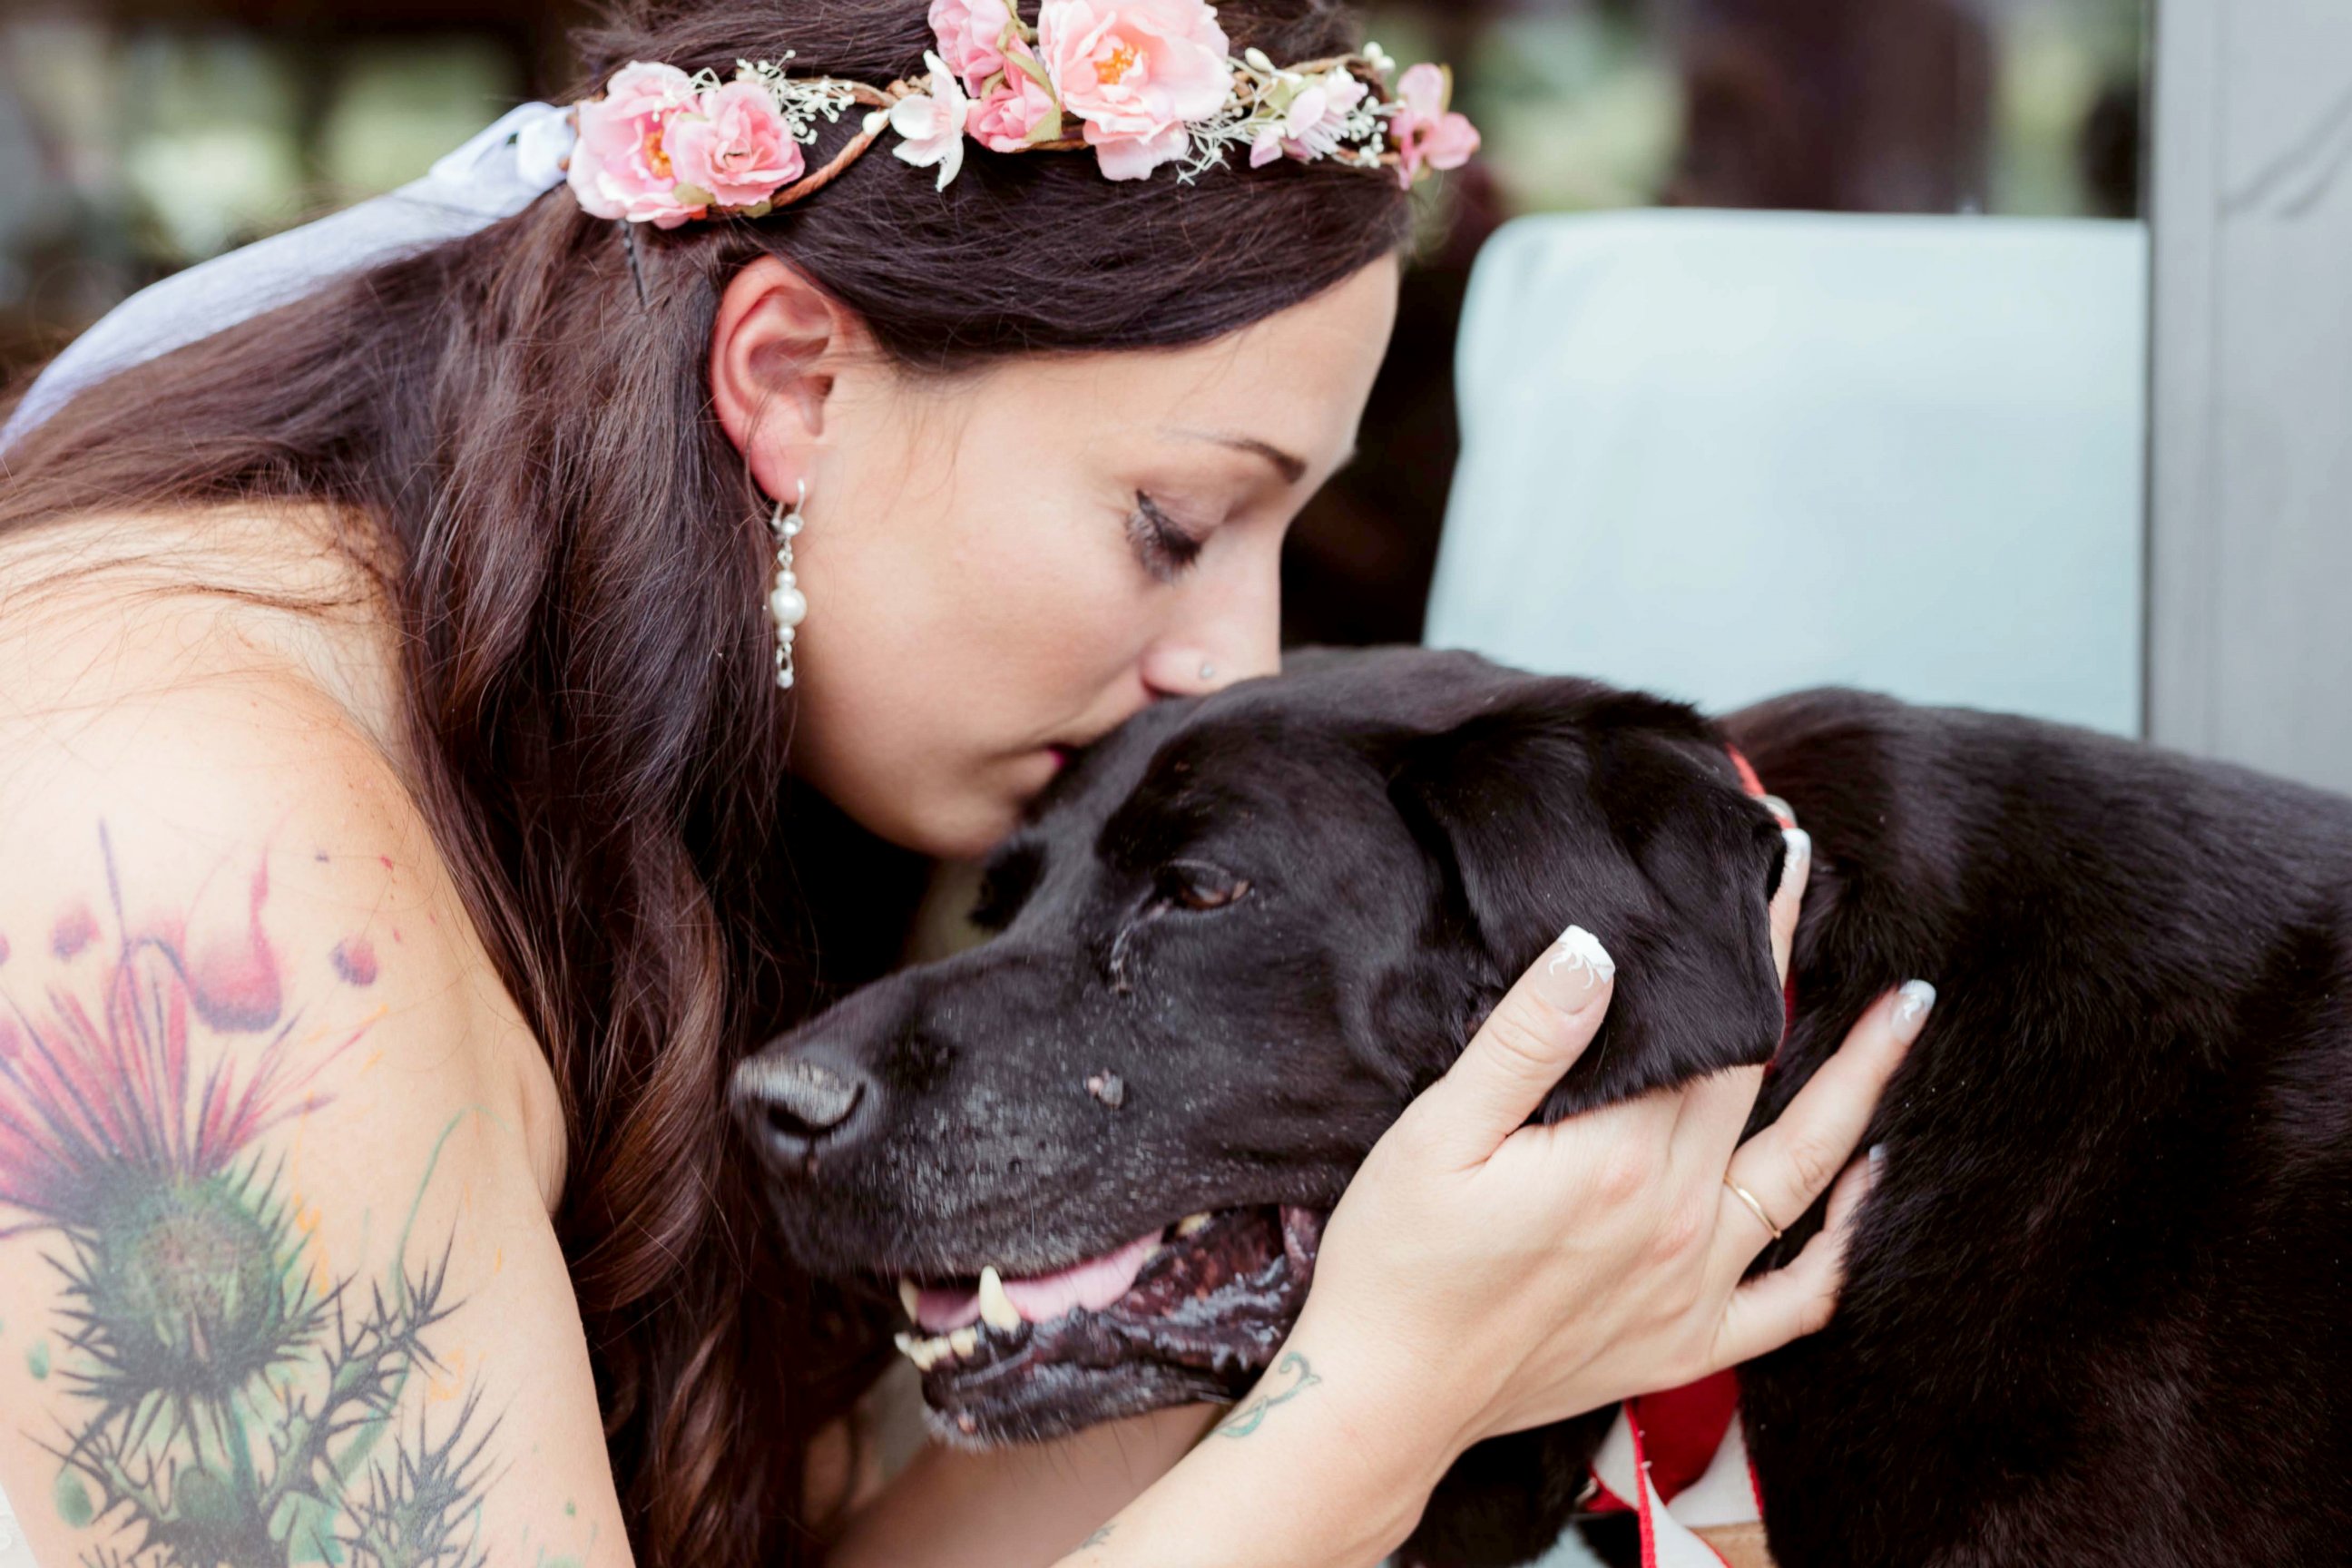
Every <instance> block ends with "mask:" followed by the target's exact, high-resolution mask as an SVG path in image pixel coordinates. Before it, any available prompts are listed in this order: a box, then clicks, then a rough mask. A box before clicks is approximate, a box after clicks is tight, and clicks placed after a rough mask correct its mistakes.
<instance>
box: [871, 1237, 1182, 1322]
mask: <svg viewBox="0 0 2352 1568" xmlns="http://www.w3.org/2000/svg"><path fill="white" fill-rule="evenodd" d="M1160 1235H1161V1233H1160V1231H1156V1230H1155V1231H1153V1232H1152V1233H1151V1234H1150V1235H1149V1236H1139V1237H1136V1238H1135V1239H1134V1240H1133V1241H1130V1242H1129V1243H1128V1244H1127V1245H1126V1246H1125V1247H1120V1248H1119V1249H1118V1251H1116V1252H1106V1253H1104V1254H1103V1255H1102V1256H1101V1257H1099V1258H1087V1260H1086V1261H1085V1262H1083V1263H1074V1264H1072V1265H1071V1266H1070V1267H1069V1268H1062V1269H1056V1270H1055V1272H1053V1273H1051V1274H1040V1275H1037V1276H1035V1277H1034V1278H1032V1279H1007V1280H1006V1281H1005V1282H1004V1296H1005V1299H1006V1300H1009V1301H1011V1302H1012V1303H1013V1310H1014V1311H1016V1312H1018V1313H1020V1314H1021V1316H1022V1317H1023V1319H1024V1320H1025V1321H1029V1322H1032V1323H1043V1322H1046V1321H1051V1320H1052V1319H1055V1318H1058V1317H1060V1316H1061V1315H1062V1314H1063V1313H1065V1312H1067V1311H1070V1310H1073V1309H1076V1308H1084V1309H1085V1310H1087V1311H1089V1312H1099V1311H1101V1310H1103V1309H1104V1308H1105V1307H1108V1306H1109V1305H1110V1304H1111V1303H1112V1302H1113V1301H1116V1300H1118V1299H1119V1298H1120V1297H1121V1296H1124V1295H1126V1294H1127V1293H1128V1291H1129V1289H1130V1288H1132V1287H1133V1285H1134V1284H1135V1277H1136V1276H1137V1275H1138V1274H1139V1273H1141V1272H1142V1271H1143V1265H1144V1262H1145V1260H1146V1259H1148V1258H1150V1256H1151V1251H1152V1248H1154V1247H1158V1246H1159V1245H1160ZM915 1321H916V1322H918V1323H919V1324H921V1325H922V1327H923V1329H924V1330H925V1331H927V1332H929V1333H934V1334H943V1333H946V1332H948V1331H950V1330H954V1329H961V1328H962V1327H963V1326H964V1325H965V1324H967V1323H974V1322H978V1321H980V1292H978V1291H977V1290H959V1289H939V1288H937V1287H926V1288H925V1289H923V1290H922V1291H921V1292H919V1295H918V1296H917V1298H916V1302H915Z"/></svg>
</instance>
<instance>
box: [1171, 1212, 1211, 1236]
mask: <svg viewBox="0 0 2352 1568" xmlns="http://www.w3.org/2000/svg"><path fill="white" fill-rule="evenodd" d="M1208 1223H1209V1216H1208V1215H1206V1214H1205V1213H1203V1214H1188V1215H1185V1216H1184V1217H1183V1218H1182V1219H1180V1220H1178V1221H1177V1222H1176V1238H1177V1239H1178V1240H1179V1241H1181V1240H1182V1239H1183V1238H1184V1237H1188V1236H1193V1235H1197V1234H1198V1233H1199V1232H1200V1230H1201V1227H1202V1226H1205V1225H1207V1224H1208Z"/></svg>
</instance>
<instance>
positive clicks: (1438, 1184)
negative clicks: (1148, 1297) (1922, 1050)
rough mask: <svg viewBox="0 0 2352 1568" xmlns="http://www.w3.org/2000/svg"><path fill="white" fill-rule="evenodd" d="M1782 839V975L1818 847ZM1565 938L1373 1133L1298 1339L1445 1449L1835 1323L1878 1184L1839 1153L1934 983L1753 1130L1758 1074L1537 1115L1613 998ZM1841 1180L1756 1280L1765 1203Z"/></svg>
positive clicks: (1676, 1380)
mask: <svg viewBox="0 0 2352 1568" xmlns="http://www.w3.org/2000/svg"><path fill="white" fill-rule="evenodd" d="M1789 840H1790V843H1789V865H1788V872H1787V874H1786V875H1785V876H1784V877H1783V878H1782V881H1781V889H1780V896H1779V897H1778V898H1776V899H1775V900H1774V903H1773V909H1772V921H1771V929H1772V952H1773V959H1774V962H1775V964H1776V966H1777V967H1778V969H1779V971H1780V973H1781V975H1782V976H1783V977H1784V978H1785V976H1786V974H1787V973H1788V959H1789V948H1790V940H1791V937H1792V936H1793V933H1794V931H1795V930H1796V921H1797V906H1798V900H1799V898H1800V896H1801V890H1802V889H1803V887H1804V881H1805V872H1806V870H1807V868H1808V866H1809V863H1810V858H1811V841H1810V840H1809V839H1808V838H1807V837H1806V836H1805V835H1804V834H1803V833H1802V832H1801V831H1799V830H1797V829H1793V828H1792V829H1790V833H1789ZM1571 931H1572V935H1571V937H1570V938H1566V939H1563V941H1562V942H1561V944H1560V945H1559V947H1556V948H1555V949H1553V951H1552V952H1551V953H1549V954H1548V955H1547V956H1546V957H1545V958H1544V959H1542V960H1540V961H1538V963H1537V964H1536V966H1535V967H1534V968H1533V969H1531V970H1529V971H1528V973H1527V974H1526V975H1525V976H1523V977H1522V978H1521V979H1520V981H1519V983H1518V984H1517V986H1516V987H1514V988H1513V990H1512V991H1511V992H1510V993H1509V994H1508V995H1507V996H1506V997H1505V998H1504V1000H1503V1002H1502V1003H1501V1005H1499V1006H1497V1007H1496V1010H1495V1012H1494V1014H1493V1015H1492V1016H1490V1017H1489V1018H1488V1019H1487V1021H1486V1025H1485V1026H1484V1027H1482V1028H1481V1029H1480V1030H1479V1031H1478V1034H1477V1036H1476V1037H1475V1039H1473V1040H1472V1041H1471V1043H1470V1045H1469V1047H1468V1048H1467V1049H1466V1050H1465V1051H1464V1052H1463V1054H1462V1057H1461V1058H1460V1059H1459V1061H1458V1062H1457V1063H1456V1064H1455V1066H1454V1069H1453V1070H1452V1071H1451V1072H1449V1073H1448V1074H1447V1075H1446V1076H1445V1077H1444V1079H1441V1080H1440V1081H1439V1082H1437V1083H1436V1084H1434V1085H1433V1086H1432V1087H1431V1088H1430V1089H1428V1091H1427V1092H1425V1093H1424V1094H1423V1095H1422V1097H1421V1098H1420V1099H1419V1100H1415V1101H1414V1102H1413V1104H1412V1106H1411V1107H1410V1108H1408V1110H1406V1112H1405V1114H1404V1115H1403V1116H1402V1118H1401V1119H1399V1121H1397V1122H1396V1124H1395V1125H1394V1126H1393V1127H1392V1128H1391V1130H1390V1131H1389V1132H1388V1133H1387V1135H1386V1136H1384V1137H1383V1138H1382V1139H1381V1142H1380V1143H1379V1144H1378V1145H1376V1146H1375V1147H1374V1148H1373V1150H1372V1152H1371V1154H1370V1158H1369V1159H1367V1160H1366V1162H1365V1163H1364V1166H1363V1168H1362V1170H1361V1171H1360V1172H1359V1173H1358V1174H1357V1176H1356V1179H1355V1181H1354V1182H1353V1183H1352V1184H1350V1185H1349V1188H1348V1191H1347V1194H1346V1196H1345V1197H1344V1198H1343V1199H1342V1201H1341V1202H1340V1204H1339V1208H1338V1209H1337V1211H1335V1212H1334V1214H1333V1215H1332V1217H1331V1222H1330V1226H1329V1227H1328V1230H1327V1231H1326V1232H1325V1236H1324V1243H1323V1247H1322V1255H1321V1258H1320V1260H1319V1261H1318V1265H1317V1270H1316V1278H1315V1284H1314V1289H1313V1290H1312V1291H1311V1292H1310V1294H1309V1296H1308V1300H1307V1308H1306V1310H1305V1312H1304V1313H1303V1314H1302V1316H1301V1318H1300V1320H1299V1323H1298V1326H1297V1330H1296V1331H1294V1334H1293V1342H1294V1343H1300V1344H1306V1343H1318V1344H1321V1345H1323V1346H1325V1347H1327V1348H1332V1349H1335V1350H1339V1349H1344V1353H1345V1354H1346V1356H1347V1357H1348V1359H1349V1361H1351V1362H1363V1363H1374V1358H1380V1357H1383V1356H1385V1358H1386V1363H1387V1366H1388V1368H1389V1375H1390V1376H1391V1377H1392V1378H1393V1380H1394V1388H1395V1397H1396V1402H1397V1406H1398V1411H1399V1414H1400V1415H1405V1414H1406V1413H1407V1412H1408V1411H1410V1412H1411V1414H1412V1415H1413V1416H1414V1417H1415V1418H1416V1421H1417V1422H1418V1423H1420V1424H1423V1425H1425V1426H1428V1427H1429V1428H1431V1429H1434V1430H1437V1431H1442V1432H1444V1433H1447V1434H1449V1435H1450V1442H1451V1444H1452V1445H1453V1447H1454V1451H1455V1452H1458V1451H1459V1450H1460V1449H1461V1448H1462V1447H1467V1446H1469V1445H1470V1444H1471V1443H1474V1442H1476V1441H1478V1440H1480V1439H1482V1438H1485V1437H1490V1436H1497V1435H1500V1434H1502V1433H1506V1432H1513V1431H1518V1430H1521V1429H1523V1428H1526V1427H1530V1426H1542V1425H1545V1424H1547V1423H1549V1422H1553V1421H1558V1420H1561V1419H1564V1418H1566V1417H1568V1416H1570V1415H1579V1414H1581V1413H1582V1412H1585V1411H1588V1410H1592V1409H1596V1408H1599V1407H1600V1406H1602V1405H1608V1404H1611V1403H1613V1402H1614V1401H1616V1400H1619V1399H1622V1398H1625V1397H1628V1396H1630V1395H1633V1394H1641V1393H1647V1392H1652V1391H1655V1390H1659V1389H1665V1388H1674V1387H1678V1386H1680V1385H1681V1384H1685V1383H1689V1382H1692V1381H1694V1380H1696V1379H1697V1378H1700V1377H1703V1376H1705V1375H1706V1374H1707V1373H1712V1372H1717V1371H1719V1370H1721V1369H1723V1368H1725V1367H1728V1366H1732V1365H1735V1364H1737V1363H1739V1362H1742V1361H1745V1360H1748V1358H1750V1357H1752V1356H1756V1355H1759V1354H1762V1353H1763V1352H1767V1351H1769V1350H1772V1349H1775V1348H1777V1347H1778V1346H1780V1345H1782V1344H1785V1343H1787V1342H1789V1341H1790V1340H1792V1339H1795V1338H1797V1337H1798V1336H1799V1335H1801V1334H1805V1333H1810V1332H1811V1331H1814V1330H1816V1329H1819V1328H1821V1327H1822V1325H1823V1324H1824V1323H1826V1322H1828V1321H1829V1318H1830V1313H1831V1311H1832V1308H1833V1306H1834V1305H1835V1302H1836V1299H1837V1290H1838V1286H1839V1283H1840V1278H1841V1272H1842V1268H1843V1253H1844V1247H1845V1241H1846V1237H1847V1234H1848V1230H1849V1226H1850V1223H1851V1220H1852V1216H1853V1211H1854V1208H1855V1206H1856V1205H1857V1203H1858V1202H1859V1200H1860V1198H1861V1196H1862V1194H1863V1192H1864V1187H1865V1185H1866V1182H1867V1174H1866V1169H1867V1168H1866V1165H1865V1164H1864V1163H1862V1162H1858V1161H1857V1162H1854V1163H1852V1164H1849V1163H1848V1162H1849V1161H1850V1160H1852V1158H1853V1152H1854V1145H1855V1143H1856V1142H1858V1141H1859V1140H1860V1138H1861V1136H1862V1133H1863V1131H1864V1127H1865V1126H1866V1125H1867V1123H1868V1121H1869V1120H1870V1116H1871V1113H1872V1110H1873V1109H1874V1107H1875V1106H1876V1104H1877V1102H1878V1096H1879V1092H1880V1090H1881V1089H1883V1088H1884V1087H1885V1083H1886V1080H1887V1078H1888V1076H1889V1075H1890V1074H1892V1073H1893V1071H1894V1070H1895V1066H1896V1064H1897V1063H1898V1062H1900V1060H1901V1059H1902V1055H1903V1051H1904V1048H1905V1047H1906V1046H1907V1045H1908V1044H1909V1043H1910V1041H1911V1040H1912V1039H1914V1038H1916V1036H1917V1034H1918V1032H1919V1027H1920V1025H1921V1024H1922V1023H1923V1022H1924V1021H1925V1018H1926V1016H1927V1007H1928V1005H1930V1004H1931V1003H1932V1001H1933V998H1934V992H1933V990H1932V989H1930V988H1928V987H1927V986H1926V985H1924V984H1917V983H1915V984H1913V985H1910V986H1906V987H1905V988H1904V989H1903V990H1902V991H1899V992H1896V993H1895V994H1891V995H1889V996H1887V997H1885V998H1883V999H1882V1000H1881V1001H1880V1002H1879V1003H1878V1005H1876V1006H1875V1007H1874V1008H1873V1009H1872V1010H1871V1011H1870V1012H1869V1013H1868V1014H1867V1015H1865V1016H1864V1018H1863V1020H1862V1021H1861V1023H1860V1024H1859V1025H1857V1026H1856V1027H1855V1029H1854V1031H1853V1034H1852V1035H1851V1036H1850V1037H1848V1039H1847V1041H1846V1043H1845V1045H1844V1047H1843V1048H1842V1049H1841V1050H1840V1051H1839V1052H1838V1054H1837V1055H1836V1056H1835V1057H1834V1058H1832V1059H1831V1060H1830V1061H1829V1062H1828V1063H1827V1064H1826V1065H1825V1066H1824V1067H1823V1068H1822V1070H1821V1071H1820V1072H1819V1073H1818V1074H1817V1075H1816V1076H1815V1077H1814V1078H1813V1079H1812V1080H1811V1082H1810V1083H1808V1084H1807V1085H1806V1087H1805V1089H1803V1091H1802V1092H1801V1093H1800V1094H1799V1095H1798V1096H1797V1098H1796V1099H1795V1100H1793V1101H1792V1102H1791V1103H1790V1107H1789V1109H1788V1110H1787V1112H1786V1113H1785V1114H1783V1115H1782V1117H1781V1118H1780V1120H1779V1121H1777V1122H1775V1123H1774V1124H1773V1125H1772V1126H1771V1127H1769V1128H1768V1129H1766V1130H1765V1131H1762V1132H1759V1134H1758V1135H1757V1136H1756V1137H1755V1138H1754V1139H1752V1140H1750V1141H1749V1142H1748V1143H1747V1144H1745V1145H1740V1144H1739V1142H1738V1139H1739V1134H1740V1131H1741V1130H1742V1129H1743V1127H1744V1126H1745V1125H1746V1123H1747V1121H1748V1112H1749V1110H1751V1108H1752V1107H1753V1105H1754V1103H1755V1100H1756V1095H1757V1091H1758V1089H1759V1085H1760V1084H1761V1082H1762V1079H1763V1069H1762V1068H1741V1069H1738V1070H1735V1071H1730V1072H1726V1073H1720V1074H1717V1076H1715V1077H1713V1078H1710V1079H1705V1080H1702V1081H1700V1082H1697V1083H1694V1084H1690V1085H1687V1086H1685V1087H1684V1088H1682V1089H1675V1090H1671V1091H1663V1092H1660V1093H1656V1094H1652V1095H1646V1096H1643V1098H1641V1099H1639V1100H1630V1101H1626V1102H1623V1103H1621V1104H1617V1105H1612V1106H1608V1107H1604V1108H1602V1109H1600V1110H1593V1111H1590V1112H1587V1113H1585V1114H1583V1115H1580V1116H1576V1117H1571V1118H1570V1119H1569V1120H1567V1121H1562V1122H1559V1123H1558V1124H1557V1125H1554V1126H1549V1127H1530V1126H1526V1125H1524V1123H1525V1122H1526V1120H1527V1118H1528V1116H1529V1115H1530V1114H1531V1113H1532V1112H1533V1111H1534V1110H1535V1109H1536V1108H1537V1107H1538V1105H1540V1104H1541V1103H1542V1101H1543V1099H1544V1097H1545V1096H1546V1095H1547V1094H1548V1093H1549V1092H1550V1090H1551V1089H1552V1087H1553V1086H1554V1085H1555V1084H1556V1083H1558V1082H1559V1078H1560V1076H1561V1075H1562V1074H1563V1073H1564V1072H1565V1071H1567V1069H1568V1068H1569V1067H1570V1065H1571V1064H1573V1063H1574V1062H1575V1060H1576V1059H1577V1058H1578V1056H1579V1055H1580V1054H1581V1053H1582V1051H1583V1050H1584V1048H1585V1047H1586V1046H1587V1045H1588V1044H1590V1043H1591V1039H1592V1037H1593V1035H1594V1033H1595V1031H1597V1030H1598V1029H1599V1027H1600V1025H1601V1017H1602V1016H1603V1014H1604V1013H1605V1011H1606V1010H1607V1007H1608V1005H1609V997H1610V992H1611V982H1612V976H1613V973H1614V968H1613V965H1612V963H1610V961H1609V959H1608V958H1607V956H1606V954H1605V953H1603V952H1601V948H1600V946H1599V944H1598V943H1597V942H1592V940H1591V937H1590V936H1589V935H1586V934H1584V933H1581V932H1574V931H1573V928H1571ZM1841 1169H1843V1171H1844V1174H1843V1177H1841V1176H1840V1174H1839V1173H1840V1171H1841ZM1833 1181H1834V1182H1835V1183H1836V1185H1835V1188H1834V1190H1833V1191H1832V1197H1831V1201H1830V1209H1829V1223H1828V1225H1827V1226H1825V1227H1824V1228H1823V1230H1822V1234H1821V1235H1819V1236H1818V1237H1814V1239H1813V1240H1812V1241H1811V1243H1809V1244H1808V1245H1807V1246H1806V1247H1805V1248H1804V1250H1803V1251H1802V1252H1801V1253H1800V1254H1799V1256H1798V1257H1797V1258H1796V1259H1795V1260H1794V1261H1793V1262H1791V1263H1790V1265H1789V1266H1788V1267H1786V1268H1780V1269H1777V1270H1774V1271H1772V1272H1769V1273H1766V1274H1762V1275H1759V1276H1758V1277H1757V1278H1756V1279H1752V1280H1748V1281H1746V1282H1744V1283H1743V1282H1742V1279H1741V1276H1742V1274H1744V1273H1745V1272H1746V1270H1747V1269H1748V1266H1749V1265H1750V1264H1752V1263H1753V1262H1754V1261H1755V1258H1756V1257H1757V1255H1758V1254H1759V1252H1760V1251H1762V1249H1763V1248H1764V1247H1765V1245H1766V1244H1767V1243H1768V1242H1769V1241H1770V1240H1771V1239H1772V1233H1771V1231H1770V1230H1769V1228H1768V1227H1767V1225H1766V1223H1765V1221H1764V1219H1763V1218H1761V1217H1759V1214H1758V1212H1757V1209H1758V1208H1760V1209H1761V1211H1762V1214H1763V1215H1770V1216H1771V1218H1772V1220H1773V1221H1775V1222H1777V1223H1780V1224H1784V1225H1785V1224H1787V1223H1788V1222H1790V1221H1792V1220H1794V1219H1795V1218H1796V1217H1797V1216H1798V1215H1801V1214H1802V1213H1804V1212H1805V1210H1806V1209H1807V1208H1808V1207H1809V1206H1810V1205H1811V1204H1812V1202H1813V1200H1814V1199H1815V1198H1817V1197H1819V1196H1820V1195H1821V1194H1822V1192H1823V1191H1824V1190H1827V1189H1830V1188H1831V1186H1832V1182H1833ZM1733 1184H1737V1185H1738V1187H1739V1188H1741V1189H1744V1190H1745V1191H1746V1193H1747V1194H1748V1195H1749V1197H1752V1198H1753V1199H1754V1200H1755V1204H1756V1205H1757V1207H1756V1208H1751V1207H1750V1206H1749V1205H1748V1200H1747V1199H1745V1198H1743V1197H1742V1196H1741V1195H1740V1194H1739V1193H1738V1192H1737V1191H1735V1190H1734V1187H1733Z"/></svg>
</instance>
